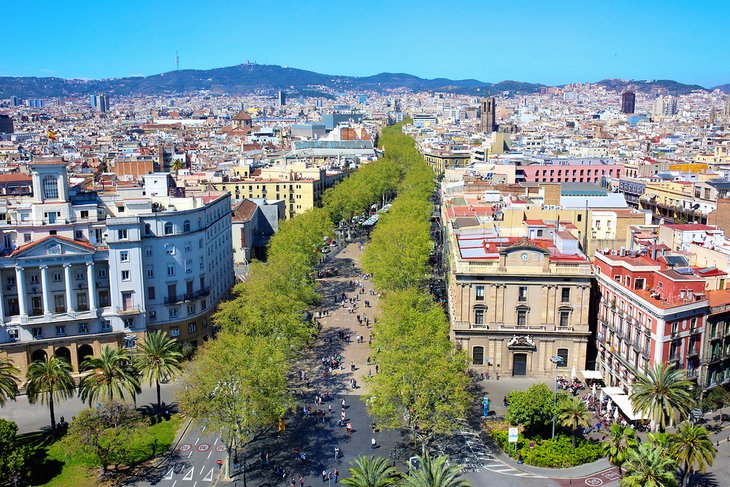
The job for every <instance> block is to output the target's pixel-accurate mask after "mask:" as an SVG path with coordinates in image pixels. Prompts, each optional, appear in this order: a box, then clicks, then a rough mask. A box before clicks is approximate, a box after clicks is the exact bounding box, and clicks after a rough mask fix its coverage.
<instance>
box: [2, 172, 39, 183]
mask: <svg viewBox="0 0 730 487" xmlns="http://www.w3.org/2000/svg"><path fill="white" fill-rule="evenodd" d="M32 180H33V178H32V177H31V176H29V175H27V174H22V173H18V172H14V173H7V174H0V183H10V182H31V181H32Z"/></svg>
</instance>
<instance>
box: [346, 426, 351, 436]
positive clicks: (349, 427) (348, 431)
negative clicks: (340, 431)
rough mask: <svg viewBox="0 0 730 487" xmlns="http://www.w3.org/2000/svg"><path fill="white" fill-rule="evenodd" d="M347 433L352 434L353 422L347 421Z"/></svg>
mask: <svg viewBox="0 0 730 487" xmlns="http://www.w3.org/2000/svg"><path fill="white" fill-rule="evenodd" d="M347 434H348V435H350V436H352V423H347Z"/></svg>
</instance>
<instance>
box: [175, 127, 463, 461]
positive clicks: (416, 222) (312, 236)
mask: <svg viewBox="0 0 730 487" xmlns="http://www.w3.org/2000/svg"><path fill="white" fill-rule="evenodd" d="M401 129H402V125H395V126H391V127H387V128H385V129H384V130H383V133H382V135H381V137H380V144H381V147H383V148H384V150H385V155H384V157H382V158H381V159H379V160H378V161H375V162H373V163H369V164H367V165H363V166H362V167H361V168H359V169H358V170H357V171H356V172H355V173H354V174H353V175H352V176H351V177H350V178H348V179H347V180H345V181H343V182H341V183H340V184H338V185H337V186H335V187H334V188H332V189H330V190H329V191H327V192H326V193H325V195H324V196H323V202H324V204H323V208H320V209H313V210H310V211H309V212H307V213H305V214H303V215H300V216H297V217H296V218H294V219H292V220H290V221H287V222H284V223H283V224H282V226H281V228H280V230H279V232H278V233H277V234H276V235H275V236H274V237H273V238H272V240H271V242H270V245H269V249H268V258H267V262H265V263H263V262H255V263H253V264H252V265H251V268H250V271H249V275H248V278H247V280H246V281H245V282H244V283H241V284H238V285H237V286H236V288H235V289H234V298H233V299H231V300H230V301H228V302H226V303H223V304H222V305H221V306H220V309H219V311H218V313H217V314H216V316H215V322H216V325H217V326H218V327H220V332H219V334H218V337H217V338H216V339H215V340H214V341H211V342H209V343H207V344H205V345H204V346H203V347H201V349H200V350H199V351H198V353H197V355H196V357H195V359H194V360H193V361H192V362H191V363H190V364H189V366H188V367H187V368H186V371H185V373H184V374H183V389H182V391H181V393H180V396H179V402H180V408H181V410H182V411H183V412H185V413H187V414H188V415H190V416H192V417H194V418H197V419H200V420H202V421H204V422H206V424H208V425H209V426H210V427H211V428H215V429H219V430H220V431H221V432H222V435H223V436H222V438H224V439H225V441H226V442H227V444H228V445H229V446H230V447H231V448H233V449H235V448H240V447H243V446H245V445H246V444H247V443H248V442H249V441H251V440H252V439H253V438H254V437H256V435H257V434H259V433H261V432H263V431H265V430H267V429H269V428H273V427H274V426H275V425H277V424H278V422H279V420H280V419H281V418H283V417H284V416H285V415H286V414H287V412H288V411H291V410H292V408H293V406H294V394H293V390H294V384H293V383H292V378H293V377H294V376H295V375H296V374H294V373H293V372H294V370H295V368H296V364H297V363H299V362H300V361H301V360H302V359H303V357H304V354H305V353H306V351H307V350H308V348H309V347H310V345H311V344H312V343H313V340H314V339H315V338H316V336H317V332H318V330H317V325H316V322H315V321H314V320H312V319H311V313H310V310H312V309H314V308H316V307H317V306H318V305H319V304H320V303H321V297H320V295H319V294H318V292H317V283H316V280H315V277H316V275H315V271H314V269H315V265H316V264H317V263H318V262H319V260H320V259H321V254H320V251H321V248H322V246H323V243H324V242H326V241H328V240H329V239H331V238H333V237H334V236H335V230H336V228H337V225H338V224H339V225H342V224H343V223H346V224H349V223H350V221H351V220H352V217H353V216H356V215H361V214H367V212H368V211H369V210H370V208H371V207H372V206H373V205H376V204H378V203H380V202H382V201H383V200H384V199H385V198H391V197H392V196H394V195H397V196H396V199H395V200H394V202H393V204H392V206H391V208H390V210H389V212H387V213H385V214H382V215H381V216H380V221H379V222H378V225H377V228H376V229H375V230H374V231H373V233H372V242H371V243H368V244H367V246H366V250H365V255H364V267H365V270H366V271H367V272H368V273H371V274H372V276H373V280H374V284H375V287H376V288H377V289H378V290H380V291H382V292H383V293H384V296H383V307H382V312H381V316H380V317H379V320H378V323H377V324H376V325H375V327H374V336H375V341H374V343H373V349H374V353H375V354H376V355H377V361H378V364H379V374H376V375H375V376H374V377H373V378H372V379H370V382H369V384H368V388H369V394H368V395H367V396H366V404H367V405H368V409H369V411H370V412H371V414H372V415H373V416H374V417H375V418H376V420H377V421H378V424H380V425H382V426H387V427H394V428H395V427H406V428H408V429H409V430H410V431H411V432H412V433H413V434H414V437H417V438H418V439H419V440H420V441H421V442H422V443H423V444H424V445H425V444H426V443H427V440H428V438H429V437H430V436H431V435H432V434H433V433H435V432H443V431H447V430H449V429H450V428H451V427H453V424H454V421H453V420H454V419H456V418H459V417H462V416H463V414H464V412H465V404H466V392H465V391H466V385H467V382H468V381H467V376H466V368H467V363H466V360H465V357H464V356H462V355H461V354H459V353H456V352H455V351H454V350H453V349H452V345H451V343H450V342H449V339H448V322H447V320H446V317H445V314H444V312H443V310H442V309H440V307H439V306H438V305H437V304H436V303H435V302H434V301H433V300H432V299H431V298H430V297H429V296H428V293H427V291H426V289H425V288H424V283H425V281H426V280H427V278H428V273H429V269H428V259H429V255H430V253H431V251H432V249H433V247H432V244H431V241H430V239H429V217H430V215H431V208H432V205H431V203H430V202H429V198H430V196H431V195H432V193H433V189H434V179H433V173H432V171H431V169H430V168H429V166H428V165H427V164H426V163H425V162H424V161H423V159H422V158H421V156H420V154H418V151H417V150H416V149H415V146H414V143H413V140H412V139H411V138H410V137H408V136H406V135H404V134H403V133H402V131H401ZM341 222H342V223H341Z"/></svg>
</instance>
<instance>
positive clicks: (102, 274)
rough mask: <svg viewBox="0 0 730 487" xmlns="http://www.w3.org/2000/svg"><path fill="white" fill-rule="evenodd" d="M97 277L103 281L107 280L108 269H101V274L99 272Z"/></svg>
mask: <svg viewBox="0 0 730 487" xmlns="http://www.w3.org/2000/svg"><path fill="white" fill-rule="evenodd" d="M97 275H98V276H99V277H101V278H102V279H104V278H106V269H99V272H97Z"/></svg>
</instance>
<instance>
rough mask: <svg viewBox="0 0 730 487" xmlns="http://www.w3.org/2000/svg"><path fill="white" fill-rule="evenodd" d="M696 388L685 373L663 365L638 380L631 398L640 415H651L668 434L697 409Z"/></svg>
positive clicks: (651, 369)
mask: <svg viewBox="0 0 730 487" xmlns="http://www.w3.org/2000/svg"><path fill="white" fill-rule="evenodd" d="M692 387H693V385H692V383H691V382H690V381H688V380H687V376H686V373H685V371H684V370H681V369H675V368H673V367H672V366H670V365H668V364H665V363H663V362H660V363H657V364H655V365H654V367H652V368H650V369H649V370H648V372H647V373H646V375H639V376H637V377H636V381H635V382H634V384H633V387H632V390H631V396H630V398H631V402H632V404H633V405H634V409H635V410H636V411H639V412H642V413H645V414H647V415H648V416H649V417H651V418H652V420H653V421H654V423H655V425H656V427H657V428H658V429H659V430H660V431H664V430H665V429H666V428H667V426H669V425H670V424H672V423H675V424H676V423H677V421H678V420H679V419H680V418H681V417H683V416H685V417H686V416H687V415H688V414H689V411H690V410H691V409H692V408H693V406H694V402H693V400H692V393H691V392H690V391H691V389H692Z"/></svg>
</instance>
